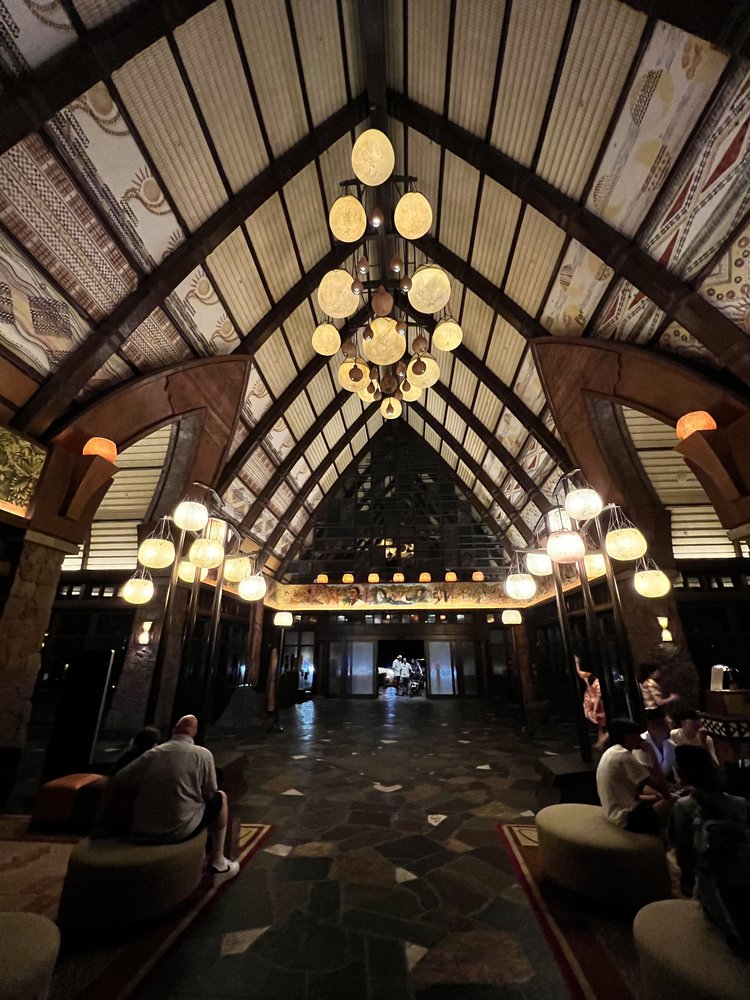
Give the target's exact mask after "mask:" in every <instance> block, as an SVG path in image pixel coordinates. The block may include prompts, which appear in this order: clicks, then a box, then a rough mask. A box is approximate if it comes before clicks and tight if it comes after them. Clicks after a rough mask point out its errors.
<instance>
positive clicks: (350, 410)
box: [341, 392, 364, 427]
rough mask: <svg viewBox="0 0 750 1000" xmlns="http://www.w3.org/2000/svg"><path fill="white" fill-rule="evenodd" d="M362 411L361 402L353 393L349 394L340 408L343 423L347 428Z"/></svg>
mask: <svg viewBox="0 0 750 1000" xmlns="http://www.w3.org/2000/svg"><path fill="white" fill-rule="evenodd" d="M363 409H364V407H363V405H362V400H361V399H360V398H359V396H357V395H355V393H353V392H352V393H349V398H348V399H347V400H346V402H345V403H344V405H343V406H342V407H341V416H342V417H343V419H344V423H345V425H346V426H347V427H351V426H352V424H353V423H354V422H355V420H357V418H358V417H359V416H360V415H361V413H362V410H363Z"/></svg>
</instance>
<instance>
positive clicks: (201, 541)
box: [188, 538, 224, 569]
mask: <svg viewBox="0 0 750 1000" xmlns="http://www.w3.org/2000/svg"><path fill="white" fill-rule="evenodd" d="M188 558H189V559H190V562H191V563H194V564H195V565H196V566H199V567H200V568H201V569H215V568H216V567H217V566H220V565H221V561H222V559H223V558H224V546H223V545H222V543H221V542H220V541H219V539H218V538H196V539H195V541H194V542H193V544H192V545H191V546H190V551H189V552H188Z"/></svg>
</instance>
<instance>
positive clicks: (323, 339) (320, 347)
mask: <svg viewBox="0 0 750 1000" xmlns="http://www.w3.org/2000/svg"><path fill="white" fill-rule="evenodd" d="M312 345H313V350H314V351H315V352H316V353H317V354H322V355H323V356H324V357H326V358H331V357H333V355H334V354H335V353H336V352H337V351H338V349H339V348H340V347H341V337H340V335H339V331H338V330H337V329H336V327H335V326H334V325H333V323H321V324H320V325H319V326H316V327H315V329H314V330H313V335H312Z"/></svg>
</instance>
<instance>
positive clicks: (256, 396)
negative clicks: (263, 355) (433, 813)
mask: <svg viewBox="0 0 750 1000" xmlns="http://www.w3.org/2000/svg"><path fill="white" fill-rule="evenodd" d="M270 405H271V394H270V393H269V391H268V388H267V387H266V384H265V382H264V381H263V379H262V378H261V375H260V372H259V371H258V366H257V365H253V366H252V367H251V368H250V375H249V376H248V380H247V389H246V390H245V402H244V403H243V404H242V415H243V417H244V418H245V419H246V420H247V422H248V424H250V426H251V427H254V426H255V424H257V422H258V421H259V420H260V418H261V417H262V416H263V414H264V413H265V412H266V410H267V409H268V408H269V406H270Z"/></svg>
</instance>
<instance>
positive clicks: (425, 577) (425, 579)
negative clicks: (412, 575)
mask: <svg viewBox="0 0 750 1000" xmlns="http://www.w3.org/2000/svg"><path fill="white" fill-rule="evenodd" d="M419 582H420V583H432V577H431V576H430V574H429V573H420V574H419Z"/></svg>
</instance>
